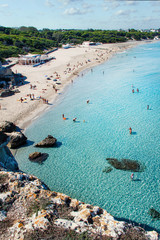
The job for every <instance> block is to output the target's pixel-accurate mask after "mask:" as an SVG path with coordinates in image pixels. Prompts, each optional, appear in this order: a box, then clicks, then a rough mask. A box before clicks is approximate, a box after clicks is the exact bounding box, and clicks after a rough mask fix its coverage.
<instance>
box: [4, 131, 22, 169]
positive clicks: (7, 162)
mask: <svg viewBox="0 0 160 240" xmlns="http://www.w3.org/2000/svg"><path fill="white" fill-rule="evenodd" d="M8 142H9V137H8V136H7V135H6V134H4V133H3V132H0V167H3V168H6V169H8V170H11V171H17V170H18V169H19V168H18V164H17V162H16V160H15V159H14V157H13V155H12V153H11V152H10V150H9V148H8V147H7V144H8Z"/></svg>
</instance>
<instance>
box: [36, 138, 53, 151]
mask: <svg viewBox="0 0 160 240" xmlns="http://www.w3.org/2000/svg"><path fill="white" fill-rule="evenodd" d="M56 143H57V139H56V138H54V137H53V136H51V135H48V137H46V138H45V139H44V140H42V141H41V142H39V143H37V144H36V145H35V147H40V148H45V147H46V148H48V147H55V146H56Z"/></svg>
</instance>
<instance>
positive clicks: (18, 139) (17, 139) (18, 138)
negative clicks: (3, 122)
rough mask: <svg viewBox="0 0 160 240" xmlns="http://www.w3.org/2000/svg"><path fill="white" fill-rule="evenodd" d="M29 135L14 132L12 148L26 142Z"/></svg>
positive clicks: (11, 139)
mask: <svg viewBox="0 0 160 240" xmlns="http://www.w3.org/2000/svg"><path fill="white" fill-rule="evenodd" d="M26 141H27V137H26V136H25V135H24V134H23V133H22V132H12V133H11V135H10V142H9V145H10V148H12V149H15V148H18V147H20V146H22V145H24V144H26Z"/></svg>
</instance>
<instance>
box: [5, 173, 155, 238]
mask: <svg viewBox="0 0 160 240" xmlns="http://www.w3.org/2000/svg"><path fill="white" fill-rule="evenodd" d="M0 226H1V227H0V239H2V240H4V239H5V240H7V239H8V240H9V239H10V240H15V239H21V240H22V239H26V240H29V239H141V240H142V239H144V240H145V239H153V240H157V239H158V234H157V233H156V232H155V231H151V232H146V231H145V230H144V229H142V228H139V227H134V226H132V225H131V224H128V223H125V222H122V221H116V220H115V219H114V218H113V216H111V215H110V214H109V213H108V212H107V211H106V210H103V209H101V208H99V207H97V206H92V205H89V204H85V203H82V202H80V201H78V200H77V199H72V198H70V197H69V196H66V195H65V194H62V193H57V192H53V191H50V190H49V189H48V188H47V186H46V185H45V184H44V183H43V182H41V180H39V179H38V178H36V177H34V176H32V175H28V174H25V173H22V172H8V171H7V170H4V169H1V171H0Z"/></svg>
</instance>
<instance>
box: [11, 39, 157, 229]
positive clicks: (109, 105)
mask: <svg viewBox="0 0 160 240" xmlns="http://www.w3.org/2000/svg"><path fill="white" fill-rule="evenodd" d="M159 53H160V42H155V43H149V44H144V45H139V46H137V47H136V48H133V49H130V50H127V51H126V52H123V53H119V54H117V55H115V56H114V57H113V58H112V59H110V60H109V61H108V62H105V63H104V64H102V65H99V66H97V67H94V68H93V71H91V70H88V71H86V72H84V74H83V76H80V77H78V78H77V79H76V80H75V81H74V83H73V84H71V85H70V86H69V87H68V88H67V90H66V91H65V93H63V94H61V95H59V98H58V100H57V102H56V103H54V105H53V106H52V107H51V108H50V109H49V110H47V111H46V112H44V114H43V115H42V116H40V117H39V118H38V119H36V120H35V121H33V123H32V124H31V125H30V126H29V127H28V128H27V129H26V131H25V134H26V136H27V137H28V140H29V141H28V145H27V146H25V147H22V148H20V149H19V150H18V152H17V154H16V160H17V161H18V164H19V167H20V169H21V170H23V171H25V172H27V173H30V174H34V175H36V176H37V177H39V178H41V180H43V181H44V182H45V183H46V184H47V185H48V186H49V187H50V189H51V190H54V191H58V192H63V193H65V194H67V195H69V196H71V197H72V198H77V199H79V200H81V201H83V202H86V203H90V204H93V205H98V206H100V207H102V208H104V209H106V210H107V211H108V212H109V213H111V214H112V215H113V216H114V217H116V218H117V219H122V220H127V221H132V222H135V224H142V226H143V227H145V228H146V229H150V228H151V229H156V230H157V231H159V232H160V220H159V221H158V220H152V219H151V217H150V215H149V214H148V211H149V209H150V208H151V207H154V208H155V209H156V210H157V211H159V212H160V54H159ZM132 85H133V87H134V89H135V93H132ZM137 88H138V89H139V93H137V91H136V89H137ZM87 99H89V100H90V103H89V104H87V103H86V101H87ZM147 105H149V107H150V109H149V110H147ZM62 114H64V115H65V117H67V118H68V120H66V121H64V120H63V119H62ZM74 117H76V118H77V122H73V121H72V119H73V118H74ZM83 120H85V122H83ZM129 127H132V130H133V134H132V135H130V134H129V130H128V129H129ZM48 134H50V135H53V136H54V137H56V138H57V140H58V142H59V147H58V148H49V149H37V148H35V147H34V146H33V144H34V143H37V142H39V141H41V140H42V139H44V138H45V137H47V136H48ZM35 151H41V152H45V153H48V154H49V157H48V159H47V160H46V161H45V162H44V163H43V164H42V165H40V164H38V163H33V162H30V161H29V160H28V155H29V154H30V153H32V152H35ZM111 157H112V158H117V159H122V158H128V159H131V160H138V161H139V162H140V163H142V164H144V165H145V171H144V172H141V173H135V174H134V179H135V181H131V180H130V175H131V172H127V171H121V170H116V169H114V170H112V171H111V172H110V173H104V172H103V169H104V168H105V167H106V166H109V165H108V163H107V161H106V158H111Z"/></svg>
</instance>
